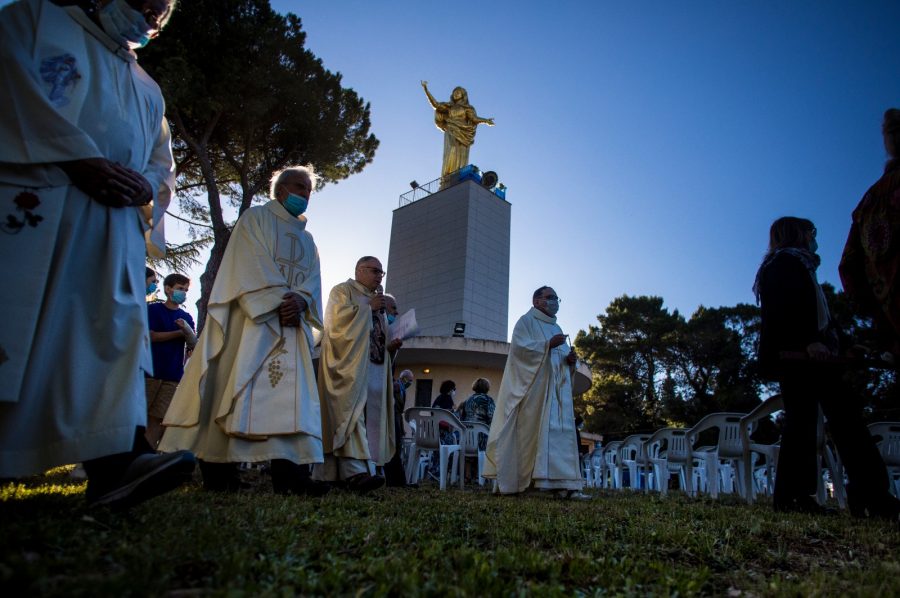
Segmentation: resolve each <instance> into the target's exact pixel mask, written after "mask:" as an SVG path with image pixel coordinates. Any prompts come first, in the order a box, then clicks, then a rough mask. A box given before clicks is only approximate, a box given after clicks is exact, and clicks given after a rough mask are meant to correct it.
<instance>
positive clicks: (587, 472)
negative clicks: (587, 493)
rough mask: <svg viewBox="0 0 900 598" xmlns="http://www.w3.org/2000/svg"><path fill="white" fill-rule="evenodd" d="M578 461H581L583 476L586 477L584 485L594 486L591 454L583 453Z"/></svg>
mask: <svg viewBox="0 0 900 598" xmlns="http://www.w3.org/2000/svg"><path fill="white" fill-rule="evenodd" d="M578 461H579V462H580V463H581V477H582V478H584V485H585V486H586V487H588V488H593V486H594V472H593V470H591V454H590V453H585V454H583V455H582V456H581V458H579V459H578Z"/></svg>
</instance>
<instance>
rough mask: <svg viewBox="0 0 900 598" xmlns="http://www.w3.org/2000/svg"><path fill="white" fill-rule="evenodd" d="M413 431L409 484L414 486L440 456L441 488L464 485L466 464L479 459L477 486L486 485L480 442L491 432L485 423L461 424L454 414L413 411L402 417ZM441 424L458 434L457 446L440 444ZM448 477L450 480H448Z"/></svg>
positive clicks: (408, 456) (425, 409)
mask: <svg viewBox="0 0 900 598" xmlns="http://www.w3.org/2000/svg"><path fill="white" fill-rule="evenodd" d="M403 416H404V418H405V419H406V421H407V422H408V423H409V427H410V429H411V430H412V431H413V438H412V440H411V442H409V443H408V445H407V453H406V481H407V482H408V483H410V484H415V483H417V482H418V481H419V479H420V478H421V477H423V476H424V472H425V469H426V466H427V463H428V461H429V459H430V458H433V455H435V454H436V455H437V457H438V464H439V467H440V477H439V481H440V488H441V490H446V488H447V486H448V481H449V484H453V483H454V482H457V481H458V482H459V487H460V489H462V488H463V487H464V484H465V480H464V478H465V475H464V473H465V472H464V471H463V463H464V462H465V458H466V457H471V458H474V459H477V462H478V470H477V471H478V483H479V484H480V485H483V484H484V478H483V477H482V476H481V473H482V470H483V468H484V459H485V454H484V451H482V450H479V446H480V445H479V438H480V437H481V436H484V437H485V438H487V436H488V432H489V431H490V430H489V428H488V426H487V425H486V424H484V423H482V422H475V421H460V419H459V418H458V417H457V416H456V414H455V413H453V412H452V411H448V410H446V409H438V408H435V407H410V408H409V409H407V410H406V411H404V413H403ZM441 424H443V425H444V426H445V427H446V429H448V430H450V431H451V432H454V433H455V436H456V437H457V438H458V439H459V440H458V442H457V443H456V444H441ZM448 475H449V480H448Z"/></svg>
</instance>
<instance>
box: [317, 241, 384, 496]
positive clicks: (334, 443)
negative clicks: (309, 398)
mask: <svg viewBox="0 0 900 598" xmlns="http://www.w3.org/2000/svg"><path fill="white" fill-rule="evenodd" d="M382 278H384V270H383V269H382V266H381V262H380V261H379V260H378V259H377V258H375V257H372V256H364V257H362V258H360V259H359V260H358V261H357V263H356V272H355V276H354V278H352V279H349V280H347V281H346V282H342V283H340V284H339V285H337V286H335V287H334V288H333V289H331V293H330V295H329V297H328V307H327V309H326V312H325V334H324V336H323V338H322V353H321V357H320V359H319V396H320V398H321V404H322V444H323V448H324V451H325V463H324V464H322V465H317V466H316V467H315V469H314V472H313V476H314V477H315V478H316V479H317V480H323V481H329V482H343V483H344V484H346V488H347V489H348V490H350V491H351V492H355V493H358V494H366V493H368V492H371V491H372V490H376V489H378V488H380V487H381V486H383V485H384V478H383V477H381V476H378V475H374V474H373V473H372V472H370V470H369V462H370V461H371V462H374V463H375V465H384V464H385V463H387V462H388V461H389V460H390V459H391V456H392V455H393V454H394V448H395V443H396V442H398V441H399V439H397V438H395V432H394V396H393V388H392V386H393V381H392V378H391V353H392V352H394V351H396V350H397V349H399V348H400V345H401V344H402V341H401V340H399V339H397V340H393V341H390V342H387V338H388V334H387V332H388V324H387V321H386V319H385V314H384V308H385V302H386V299H385V296H384V293H383V291H382V287H381V280H382Z"/></svg>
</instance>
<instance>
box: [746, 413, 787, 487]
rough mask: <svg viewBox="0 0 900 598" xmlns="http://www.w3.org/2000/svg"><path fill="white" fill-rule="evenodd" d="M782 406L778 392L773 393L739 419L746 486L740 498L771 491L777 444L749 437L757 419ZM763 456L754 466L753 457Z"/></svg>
mask: <svg viewBox="0 0 900 598" xmlns="http://www.w3.org/2000/svg"><path fill="white" fill-rule="evenodd" d="M782 409H784V401H783V400H782V398H781V395H773V396H771V397H769V398H768V399H766V400H765V401H763V402H762V403H760V404H759V405H757V406H756V407H755V408H754V409H753V411H751V412H750V413H748V414H747V415H745V416H744V417H742V418H741V446H742V448H743V457H742V459H743V462H744V469H743V475H744V488H746V489H748V491H747V492H746V494H745V496H744V498H745V499H746V500H747V502H748V503H752V502H753V501H754V499H755V498H756V495H757V494H759V493H761V492H762V493H763V494H771V492H772V490H773V489H774V488H775V471H776V469H777V465H778V451H779V450H780V449H781V445H780V444H779V443H777V442H776V443H774V444H760V443H758V442H753V441H752V440H751V438H750V436H751V435H752V434H753V432H754V431H755V430H756V427H757V425H758V423H759V422H760V421H761V420H764V419H766V418H769V417H771V416H772V414H773V413H775V412H777V411H781V410H782ZM758 455H762V456H763V457H765V459H766V461H765V464H764V465H763V466H761V467H759V468H757V467H756V461H757V456H758Z"/></svg>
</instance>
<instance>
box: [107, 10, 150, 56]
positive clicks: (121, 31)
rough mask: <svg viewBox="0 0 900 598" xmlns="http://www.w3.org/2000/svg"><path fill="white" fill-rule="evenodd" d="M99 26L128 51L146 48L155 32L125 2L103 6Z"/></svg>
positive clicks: (139, 14)
mask: <svg viewBox="0 0 900 598" xmlns="http://www.w3.org/2000/svg"><path fill="white" fill-rule="evenodd" d="M100 24H101V25H103V30H104V31H106V33H107V34H108V35H109V36H110V37H111V38H113V39H114V40H116V41H117V42H119V43H120V44H121V45H123V46H125V47H126V48H128V49H129V50H136V49H137V48H143V47H144V46H146V45H147V43H149V42H150V34H151V33H154V32H155V31H156V30H155V29H154V28H153V27H151V26H150V25H149V24H148V23H147V20H146V19H145V18H144V15H142V14H141V13H139V12H138V11H136V10H135V9H133V8H131V6H129V5H128V2H127V1H126V0H113V1H112V2H110V3H109V4H107V5H106V6H104V7H103V8H102V9H101V10H100Z"/></svg>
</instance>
